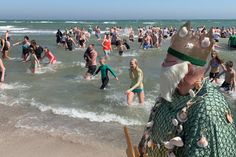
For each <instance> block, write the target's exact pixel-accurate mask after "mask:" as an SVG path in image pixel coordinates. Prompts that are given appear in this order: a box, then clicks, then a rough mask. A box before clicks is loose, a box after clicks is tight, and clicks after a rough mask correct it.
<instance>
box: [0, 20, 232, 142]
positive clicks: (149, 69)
mask: <svg viewBox="0 0 236 157" xmlns="http://www.w3.org/2000/svg"><path fill="white" fill-rule="evenodd" d="M184 22H185V21H184V20H183V21H182V20H134V21H114V20H113V21H45V20H44V21H40V20H29V21H24V20H18V21H7V20H6V21H4V20H1V21H0V34H1V35H3V34H4V33H5V31H6V30H9V31H10V37H11V42H12V43H14V42H17V41H22V40H23V36H24V35H28V36H29V38H30V40H32V39H35V40H36V42H37V43H38V44H39V45H41V46H43V47H48V48H49V49H50V50H51V51H52V53H53V54H54V55H55V56H56V57H57V59H58V62H57V64H55V65H53V66H48V65H46V64H43V65H42V67H41V68H40V69H39V70H38V71H37V73H36V74H34V75H33V74H31V73H29V72H27V69H28V68H29V66H30V63H29V62H28V63H22V62H21V58H20V57H21V53H22V50H21V46H15V47H12V48H11V50H10V56H11V57H12V58H13V59H12V60H9V61H4V64H5V66H6V77H5V82H4V84H2V85H1V87H0V88H1V89H0V104H1V105H8V106H11V107H14V106H18V107H19V106H20V107H22V108H24V109H26V110H28V112H27V113H26V114H25V115H23V116H22V117H20V118H19V120H18V121H17V123H16V124H15V126H16V127H17V128H25V129H31V130H35V131H39V132H45V133H49V134H52V135H59V136H67V137H69V136H71V137H72V138H70V139H73V140H75V139H76V138H74V137H75V136H80V138H79V139H80V142H81V139H83V140H82V141H83V142H91V141H92V140H93V139H97V140H100V141H104V142H112V143H111V144H112V145H114V146H124V145H125V141H124V137H123V130H122V127H123V126H124V125H127V126H129V127H130V128H132V130H131V133H132V135H133V136H134V138H135V139H136V142H137V141H138V140H139V139H140V136H141V133H142V131H143V128H144V125H145V124H146V123H147V120H148V117H149V112H150V109H151V107H152V106H153V105H154V103H155V99H156V97H158V91H159V83H158V81H159V74H160V67H161V63H162V61H163V59H164V57H165V54H166V50H167V48H168V46H169V42H170V39H166V40H164V41H163V43H162V46H161V48H159V49H149V50H142V49H138V46H139V45H138V43H137V39H136V40H135V42H134V43H130V46H131V50H128V51H127V52H125V53H124V55H123V56H119V54H118V52H117V51H116V50H114V51H113V52H112V53H111V57H110V59H109V60H108V61H107V63H108V64H109V65H110V66H111V67H112V68H113V69H114V71H115V72H116V73H117V74H118V78H119V81H116V80H115V79H113V77H112V75H110V84H109V87H108V88H107V89H106V90H104V91H101V90H100V89H99V87H100V85H101V80H100V76H99V75H98V76H96V77H95V78H94V79H92V80H91V81H86V80H84V79H83V75H84V74H85V72H86V70H87V69H86V68H85V62H84V60H83V53H84V51H85V50H84V49H79V48H76V49H74V50H73V51H65V49H64V48H62V47H58V46H57V44H56V37H55V33H56V31H57V29H61V30H62V31H63V30H64V29H66V28H68V29H69V28H72V27H74V26H79V27H80V28H82V27H85V28H88V27H89V26H90V25H91V26H92V27H93V26H95V25H98V26H100V27H101V29H102V31H106V28H107V27H113V26H120V27H122V28H126V29H127V28H128V27H130V26H132V27H133V29H134V30H135V32H136V33H137V28H138V27H139V26H145V27H148V26H150V25H154V26H160V27H165V26H166V27H169V26H173V27H177V28H178V27H179V26H180V25H182V24H183V23H184ZM192 24H193V26H194V27H195V28H196V27H197V26H202V25H205V26H206V27H207V28H210V27H211V26H218V27H222V26H224V27H235V26H236V21H234V20H195V21H192ZM124 37H125V36H124ZM126 38H127V37H126ZM227 41H228V39H221V40H220V43H219V45H220V46H221V48H220V56H221V57H222V58H224V60H225V61H226V60H229V59H230V60H233V61H234V63H236V57H235V54H236V51H235V50H229V49H228V47H227ZM88 43H94V44H95V49H96V50H97V51H98V53H99V57H102V56H103V55H104V54H103V51H102V47H101V41H97V40H96V38H95V37H94V35H92V36H91V38H90V39H89V42H88ZM88 43H86V44H87V45H88ZM99 57H98V58H99ZM131 58H137V59H138V63H139V66H140V68H141V69H142V70H143V72H144V90H145V103H144V105H139V104H138V103H137V101H138V100H137V99H135V103H134V105H132V106H130V107H129V106H127V103H126V95H125V91H126V90H127V89H128V88H129V86H130V79H129V75H128V69H129V60H130V59H131ZM46 62H47V61H44V63H46ZM227 99H228V100H229V101H230V102H232V105H231V108H232V109H233V112H234V114H235V111H236V107H235V102H234V99H231V98H230V97H227ZM81 137H84V138H81Z"/></svg>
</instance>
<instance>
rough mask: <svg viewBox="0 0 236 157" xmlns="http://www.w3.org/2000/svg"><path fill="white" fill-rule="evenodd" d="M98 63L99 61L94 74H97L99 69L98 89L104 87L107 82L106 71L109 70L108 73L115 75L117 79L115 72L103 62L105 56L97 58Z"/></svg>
mask: <svg viewBox="0 0 236 157" xmlns="http://www.w3.org/2000/svg"><path fill="white" fill-rule="evenodd" d="M99 63H100V67H99V68H98V69H97V71H96V72H95V74H94V76H95V75H97V74H98V73H99V72H100V71H101V79H102V85H101V87H100V89H105V88H106V87H107V85H108V83H109V76H108V71H110V73H111V74H112V75H113V76H114V77H115V79H116V80H118V77H117V75H116V73H115V72H114V71H113V69H112V68H111V67H110V66H109V65H107V64H105V63H106V60H105V58H101V59H100V60H99Z"/></svg>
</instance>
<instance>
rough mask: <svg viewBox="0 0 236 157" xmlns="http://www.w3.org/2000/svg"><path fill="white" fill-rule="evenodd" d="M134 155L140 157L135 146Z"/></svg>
mask: <svg viewBox="0 0 236 157" xmlns="http://www.w3.org/2000/svg"><path fill="white" fill-rule="evenodd" d="M134 154H135V157H140V153H139V150H138V146H137V145H134Z"/></svg>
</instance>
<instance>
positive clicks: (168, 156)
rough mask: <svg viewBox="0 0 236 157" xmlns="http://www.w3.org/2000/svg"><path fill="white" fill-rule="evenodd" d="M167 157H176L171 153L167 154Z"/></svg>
mask: <svg viewBox="0 0 236 157" xmlns="http://www.w3.org/2000/svg"><path fill="white" fill-rule="evenodd" d="M167 157H176V156H175V154H174V153H173V152H171V153H169V154H168V155H167Z"/></svg>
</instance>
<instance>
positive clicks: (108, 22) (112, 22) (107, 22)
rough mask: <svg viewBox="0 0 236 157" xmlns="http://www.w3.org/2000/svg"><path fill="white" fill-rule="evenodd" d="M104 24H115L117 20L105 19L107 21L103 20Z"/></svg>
mask: <svg viewBox="0 0 236 157" xmlns="http://www.w3.org/2000/svg"><path fill="white" fill-rule="evenodd" d="M103 23H104V24H112V25H115V24H117V22H115V21H105V22H103Z"/></svg>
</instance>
